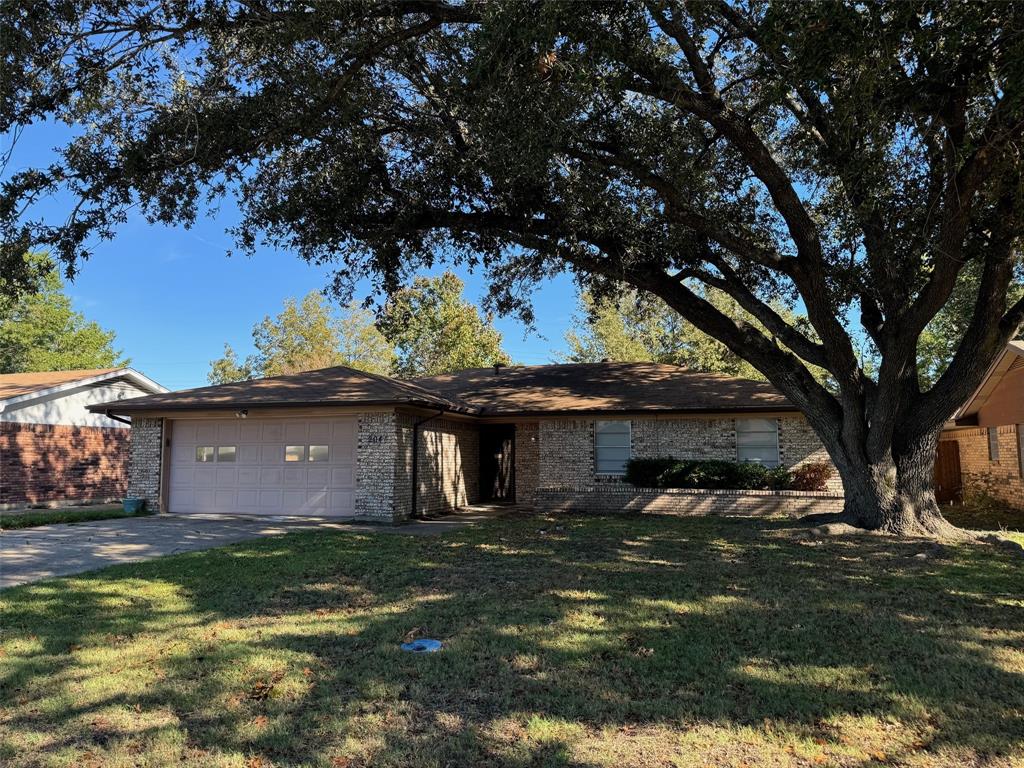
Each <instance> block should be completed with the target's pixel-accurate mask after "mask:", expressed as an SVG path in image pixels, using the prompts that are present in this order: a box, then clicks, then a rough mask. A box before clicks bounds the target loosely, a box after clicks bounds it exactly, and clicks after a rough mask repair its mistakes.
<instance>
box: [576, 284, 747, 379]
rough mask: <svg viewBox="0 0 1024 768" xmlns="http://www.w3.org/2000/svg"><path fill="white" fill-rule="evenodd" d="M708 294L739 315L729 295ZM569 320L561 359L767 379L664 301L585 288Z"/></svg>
mask: <svg viewBox="0 0 1024 768" xmlns="http://www.w3.org/2000/svg"><path fill="white" fill-rule="evenodd" d="M707 299H708V301H709V302H711V303H712V304H713V305H715V306H716V307H718V308H719V309H720V310H722V311H723V312H724V313H726V314H728V315H730V316H733V317H737V318H739V317H740V316H741V315H742V314H743V313H742V310H741V309H740V308H739V306H738V305H736V303H735V302H734V301H732V300H731V299H729V298H728V297H727V296H722V295H708V296H707ZM571 323H572V328H571V329H570V330H569V331H568V332H567V333H566V334H565V340H566V343H567V344H568V346H569V353H568V354H567V355H566V356H565V359H566V360H567V361H569V362H576V363H585V362H598V361H600V360H605V359H607V360H619V361H623V362H634V361H641V360H652V361H654V362H656V363H671V364H673V365H682V366H685V367H687V368H689V369H691V370H694V371H707V372H712V373H724V374H728V375H729V376H738V377H740V378H744V379H756V380H759V381H764V380H765V377H764V376H763V375H762V374H761V373H760V372H759V371H758V370H757V369H756V368H754V366H752V365H751V364H750V363H748V362H747V361H745V360H743V358H741V357H739V356H738V355H736V354H735V353H733V352H731V351H730V350H729V348H728V347H726V346H725V345H724V344H722V343H721V342H720V341H716V340H715V339H713V338H711V337H710V336H708V335H707V334H706V333H703V332H702V331H700V330H698V329H697V328H695V327H694V326H693V325H692V324H690V323H688V322H686V321H685V320H684V319H683V318H682V317H681V316H680V315H679V313H678V312H674V311H672V309H670V308H669V307H668V306H667V305H666V304H665V303H664V302H662V301H655V300H651V298H650V297H649V296H640V295H638V294H637V293H636V291H632V290H625V291H623V292H622V294H621V295H619V296H605V297H602V298H595V297H594V296H593V295H592V294H591V293H590V292H589V291H583V292H581V293H580V296H579V307H578V309H577V312H576V313H575V314H574V315H573V318H572V321H571Z"/></svg>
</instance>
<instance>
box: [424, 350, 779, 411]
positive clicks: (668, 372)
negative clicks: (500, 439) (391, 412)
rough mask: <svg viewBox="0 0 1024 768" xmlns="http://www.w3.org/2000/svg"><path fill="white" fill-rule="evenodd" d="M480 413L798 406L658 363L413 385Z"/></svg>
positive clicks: (510, 372) (523, 369)
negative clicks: (466, 404) (477, 409)
mask: <svg viewBox="0 0 1024 768" xmlns="http://www.w3.org/2000/svg"><path fill="white" fill-rule="evenodd" d="M413 383H415V384H418V385H419V386H421V387H423V388H424V389H428V390H430V391H432V392H437V393H438V394H440V395H443V396H445V397H450V398H457V399H459V400H463V401H465V402H468V403H471V404H472V405H474V406H477V407H478V408H479V409H480V415H485V416H497V415H512V414H520V415H526V414H541V413H572V412H600V411H692V412H701V411H703V412H711V411H768V410H776V411H778V410H789V409H792V408H793V407H794V406H793V404H792V403H790V402H789V401H788V400H787V399H786V398H785V396H784V395H783V394H782V393H781V392H779V391H778V390H777V389H775V387H773V386H772V385H771V384H768V383H766V382H762V381H750V380H747V379H736V378H733V377H731V376H725V375H721V374H715V373H699V372H696V371H688V370H686V369H685V368H680V367H679V366H675V365H661V364H658V363H617V362H609V363H577V364H568V365H531V366H511V367H507V368H504V367H503V368H501V369H500V371H499V372H498V373H495V370H494V369H493V368H474V369H470V370H466V371H459V372H458V373H450V374H445V375H442V376H431V377H429V378H420V379H413Z"/></svg>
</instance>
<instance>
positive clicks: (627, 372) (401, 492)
mask: <svg viewBox="0 0 1024 768" xmlns="http://www.w3.org/2000/svg"><path fill="white" fill-rule="evenodd" d="M108 408H109V409H110V410H111V411H113V412H114V413H117V414H121V415H127V416H130V417H131V420H132V427H133V428H132V432H133V437H132V464H131V473H130V481H129V493H130V494H131V495H133V496H141V497H143V498H145V499H147V502H148V504H149V505H150V507H151V508H157V509H161V510H167V511H170V512H173V513H209V512H214V513H219V512H223V513H242V514H272V515H283V514H307V515H331V516H341V517H357V518H363V519H376V520H385V521H395V520H401V519H405V518H408V517H410V516H412V515H413V514H414V510H415V513H416V514H422V513H428V512H436V511H441V510H446V509H451V508H453V507H458V506H462V505H465V504H470V503H475V502H478V501H518V502H521V503H538V504H540V505H542V506H543V505H549V506H560V507H564V506H565V503H566V501H567V500H568V501H572V500H577V499H578V500H588V501H587V503H588V504H592V505H593V506H595V507H599V506H602V505H603V506H605V507H607V506H608V505H609V504H611V505H612V506H621V504H622V502H621V499H622V489H623V487H624V486H623V483H622V482H621V478H622V474H623V471H624V469H625V464H626V461H627V460H628V459H629V458H630V457H631V456H651V457H654V456H667V455H671V456H675V457H678V458H716V459H729V460H749V461H758V462H763V463H765V464H768V465H777V464H782V465H785V466H787V467H792V466H796V465H799V464H802V463H805V462H809V461H826V460H827V456H826V454H825V451H824V449H823V448H822V447H821V444H820V443H819V441H818V440H817V438H816V437H815V435H814V433H813V432H812V431H811V429H810V427H809V426H808V424H807V422H806V420H805V419H804V417H803V416H802V415H801V414H800V413H799V412H798V411H797V410H796V409H795V408H794V407H793V405H792V404H791V403H789V402H788V401H787V400H786V398H785V397H783V396H782V395H781V394H780V393H779V392H778V391H777V390H776V389H775V388H773V387H772V386H771V385H769V384H766V383H762V382H755V381H745V380H740V379H733V378H730V377H728V376H721V375H715V374H706V373H694V372H690V371H686V370H684V369H682V368H678V367H676V366H669V365H657V364H654V363H595V364H578V365H545V366H529V367H504V366H496V367H495V368H493V369H492V368H485V369H474V370H469V371H462V372H460V373H455V374H451V375H446V376H435V377H431V378H422V379H416V380H412V381H400V380H397V379H391V378H388V377H386V376H377V375H373V374H368V373H363V372H360V371H356V370H352V369H350V368H344V367H337V368H326V369H322V370H318V371H310V372H308V373H302V374H295V375H290V376H279V377H274V378H269V379H261V380H256V381H246V382H237V383H232V384H223V385H220V386H213V387H202V388H199V389H193V390H186V391H182V392H174V393H170V394H160V395H151V396H148V397H143V398H139V399H135V400H125V401H122V402H118V403H110V404H107V405H102V406H93V407H92V409H93V410H94V411H98V412H102V411H103V410H105V409H108ZM627 487H628V486H627ZM835 490H841V489H840V487H838V486H835V487H834V488H833V491H835ZM652 493H654V492H652ZM698 493H703V494H704V496H705V501H706V500H707V499H708V498H711V496H710V494H714V493H715V492H709V491H705V492H698ZM751 493H753V494H757V493H760V494H768V493H769V492H766V491H765V492H751ZM796 495H799V494H796ZM818 495H819V496H824V495H826V494H818ZM803 497H804V498H802V499H801V500H800V503H801V504H803V503H804V501H805V500H806V498H805V497H806V495H803ZM609 499H610V500H611V501H608V500H609ZM829 499H830V500H831V503H832V505H833V507H835V504H836V503H837V502H836V501H835V496H834V493H833V494H831V495H829ZM601 500H605V501H603V502H602V501H601ZM634 502H635V499H634ZM643 503H644V504H645V505H646V504H647V502H646V501H643ZM839 503H841V501H840V502H839ZM805 506H806V505H805ZM645 508H647V507H646V506H645Z"/></svg>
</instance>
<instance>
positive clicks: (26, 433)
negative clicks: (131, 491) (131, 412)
mask: <svg viewBox="0 0 1024 768" xmlns="http://www.w3.org/2000/svg"><path fill="white" fill-rule="evenodd" d="M129 435H130V430H127V429H110V428H106V427H81V426H62V425H50V424H18V423H10V422H8V423H0V508H12V507H20V506H24V505H26V504H70V503H80V504H88V503H94V502H105V501H112V500H115V499H121V498H122V497H123V496H124V494H125V490H126V488H127V485H128V455H129Z"/></svg>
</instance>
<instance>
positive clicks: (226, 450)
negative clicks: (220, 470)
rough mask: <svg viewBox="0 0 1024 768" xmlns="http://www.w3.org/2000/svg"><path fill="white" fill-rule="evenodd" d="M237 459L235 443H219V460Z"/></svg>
mask: <svg viewBox="0 0 1024 768" xmlns="http://www.w3.org/2000/svg"><path fill="white" fill-rule="evenodd" d="M234 460H235V446H233V445H218V446H217V461H234Z"/></svg>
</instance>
